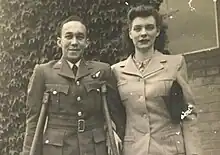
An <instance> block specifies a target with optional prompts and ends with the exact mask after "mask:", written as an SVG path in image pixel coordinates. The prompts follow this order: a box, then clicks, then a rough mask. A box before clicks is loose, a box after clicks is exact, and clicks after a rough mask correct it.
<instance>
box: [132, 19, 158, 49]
mask: <svg viewBox="0 0 220 155" xmlns="http://www.w3.org/2000/svg"><path fill="white" fill-rule="evenodd" d="M159 33H160V32H159V30H158V29H157V26H156V20H155V18H154V17H153V16H148V17H136V18H134V20H133V21H132V23H131V26H130V31H129V36H130V38H131V40H132V41H133V44H134V46H135V48H136V49H150V48H151V47H152V46H153V45H154V42H155V39H156V37H157V36H158V35H159Z"/></svg>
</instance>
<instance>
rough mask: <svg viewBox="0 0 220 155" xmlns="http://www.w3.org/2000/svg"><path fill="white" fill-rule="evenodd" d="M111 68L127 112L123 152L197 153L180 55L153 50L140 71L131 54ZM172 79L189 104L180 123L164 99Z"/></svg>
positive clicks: (135, 154) (155, 154) (130, 154)
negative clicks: (187, 110)
mask: <svg viewBox="0 0 220 155" xmlns="http://www.w3.org/2000/svg"><path fill="white" fill-rule="evenodd" d="M112 69H113V72H114V73H115V75H116V77H117V87H118V89H119V93H120V97H121V100H122V102H123V105H124V106H125V109H126V115H127V121H126V128H125V130H126V131H125V137H124V155H185V154H186V155H200V145H199V144H200V138H199V136H198V130H197V127H196V121H197V113H196V109H195V103H194V100H193V96H192V93H191V91H190V88H189V84H188V82H187V71H186V64H185V60H184V57H183V56H181V55H163V54H162V53H160V52H158V51H156V52H155V53H154V55H153V57H152V59H151V60H150V62H149V64H148V66H147V67H146V68H145V70H144V71H143V72H142V73H141V72H140V71H139V70H138V68H137V67H136V65H135V63H134V61H133V59H132V56H130V57H128V58H127V59H126V60H125V61H122V62H119V63H118V64H115V65H114V66H112ZM174 81H177V82H178V83H179V85H180V86H181V88H182V92H183V101H184V103H185V104H189V105H192V106H193V111H192V113H191V114H189V115H188V116H187V117H186V118H185V119H184V120H182V121H181V122H180V123H174V122H173V120H172V118H171V115H170V114H171V113H170V112H169V110H168V109H169V108H168V107H169V106H170V105H169V104H171V103H169V102H168V103H165V101H166V98H167V97H168V96H169V95H170V89H171V87H172V84H173V83H174ZM173 104H179V103H173Z"/></svg>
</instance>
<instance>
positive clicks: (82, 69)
mask: <svg viewBox="0 0 220 155" xmlns="http://www.w3.org/2000/svg"><path fill="white" fill-rule="evenodd" d="M91 69H92V67H91V66H89V65H88V63H87V62H86V61H85V60H84V59H82V60H81V62H80V64H79V68H78V72H77V74H76V80H78V79H80V78H82V77H84V76H86V75H88V74H90V73H91Z"/></svg>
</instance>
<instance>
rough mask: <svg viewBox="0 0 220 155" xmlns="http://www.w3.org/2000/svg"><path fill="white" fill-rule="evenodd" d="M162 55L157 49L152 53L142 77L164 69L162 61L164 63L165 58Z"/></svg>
mask: <svg viewBox="0 0 220 155" xmlns="http://www.w3.org/2000/svg"><path fill="white" fill-rule="evenodd" d="M162 56H163V54H162V53H160V52H158V51H156V52H155V53H154V55H153V57H152V59H151V60H150V62H149V64H148V65H147V67H146V68H145V70H144V72H143V76H144V77H146V76H150V75H152V74H155V73H157V72H159V71H161V70H162V69H164V63H166V62H167V60H166V59H164V57H162Z"/></svg>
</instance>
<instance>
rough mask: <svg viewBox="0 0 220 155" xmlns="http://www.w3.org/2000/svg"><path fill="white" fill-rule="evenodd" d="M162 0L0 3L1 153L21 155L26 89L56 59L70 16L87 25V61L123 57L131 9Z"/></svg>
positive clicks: (24, 0) (18, 0)
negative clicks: (37, 70)
mask: <svg viewBox="0 0 220 155" xmlns="http://www.w3.org/2000/svg"><path fill="white" fill-rule="evenodd" d="M162 1H163V0H130V1H126V2H128V5H126V4H127V3H125V0H65V1H61V0H34V1H33V0H10V1H9V0H8V1H5V0H4V1H3V0H0V37H1V38H0V68H1V72H0V101H1V103H0V117H1V119H0V140H1V141H0V147H1V148H0V154H2V155H17V154H19V152H20V151H21V149H22V143H23V137H24V135H23V134H24V130H25V112H26V109H25V99H26V89H27V84H28V80H29V77H30V76H31V74H32V69H33V67H34V65H35V64H36V63H44V62H47V61H49V60H52V59H58V58H60V56H61V51H60V49H58V47H57V46H56V38H57V33H56V30H57V26H58V25H59V23H60V21H61V20H62V19H64V18H66V17H68V16H70V15H72V14H77V15H79V16H80V17H82V18H83V19H84V21H85V23H86V24H87V27H88V28H89V30H88V35H89V39H90V46H89V48H88V50H87V51H86V53H85V56H86V57H87V58H88V59H97V60H101V61H105V62H108V63H110V64H113V63H115V62H117V61H119V60H120V59H122V58H123V56H124V55H125V53H123V52H121V50H120V49H121V44H120V42H121V41H120V39H121V36H120V34H121V30H122V27H123V25H124V23H125V18H126V13H127V10H128V8H129V7H130V6H132V5H137V4H145V3H147V4H149V3H151V4H153V5H155V7H157V8H158V9H159V6H160V4H161V2H162Z"/></svg>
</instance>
